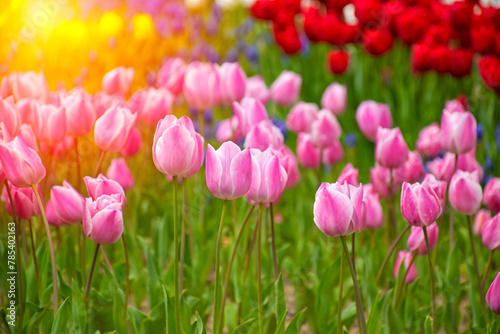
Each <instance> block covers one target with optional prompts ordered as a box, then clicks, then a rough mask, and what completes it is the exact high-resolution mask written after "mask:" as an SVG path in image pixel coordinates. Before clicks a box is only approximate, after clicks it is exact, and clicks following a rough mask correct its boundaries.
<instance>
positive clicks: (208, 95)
mask: <svg viewBox="0 0 500 334" xmlns="http://www.w3.org/2000/svg"><path fill="white" fill-rule="evenodd" d="M219 89H220V77H219V71H218V70H217V65H215V64H204V63H200V62H198V61H195V62H192V63H191V64H189V65H188V66H187V68H186V72H185V74H184V86H183V91H184V97H185V98H186V101H187V102H188V104H189V105H190V106H192V107H194V108H196V109H198V110H200V111H203V110H207V109H212V108H213V107H215V106H216V105H217V104H218V103H219V101H220V91H219Z"/></svg>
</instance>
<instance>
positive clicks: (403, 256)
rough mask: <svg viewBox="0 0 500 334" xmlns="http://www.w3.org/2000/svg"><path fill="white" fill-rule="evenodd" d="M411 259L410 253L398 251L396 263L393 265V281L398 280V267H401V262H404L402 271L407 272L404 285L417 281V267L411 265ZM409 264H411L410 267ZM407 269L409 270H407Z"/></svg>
mask: <svg viewBox="0 0 500 334" xmlns="http://www.w3.org/2000/svg"><path fill="white" fill-rule="evenodd" d="M412 259H413V256H412V255H411V253H410V252H407V251H403V250H402V251H399V253H398V257H397V259H396V263H395V264H394V271H393V274H394V278H395V279H398V274H399V267H401V264H402V263H403V261H404V268H405V270H404V271H406V270H408V274H406V279H405V283H406V284H410V283H411V282H413V281H415V280H416V279H417V276H418V273H417V267H415V264H414V263H411V262H412V261H411V260H412ZM410 263H411V267H410ZM408 267H409V268H410V269H408ZM404 271H403V272H404Z"/></svg>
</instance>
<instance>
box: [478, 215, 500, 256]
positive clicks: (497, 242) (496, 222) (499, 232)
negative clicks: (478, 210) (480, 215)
mask: <svg viewBox="0 0 500 334" xmlns="http://www.w3.org/2000/svg"><path fill="white" fill-rule="evenodd" d="M481 240H482V241H483V244H484V245H485V246H486V247H487V248H488V249H489V250H491V251H493V250H500V213H497V214H496V215H495V216H493V217H492V218H490V219H488V220H487V221H486V222H485V223H484V225H483V227H482V229H481Z"/></svg>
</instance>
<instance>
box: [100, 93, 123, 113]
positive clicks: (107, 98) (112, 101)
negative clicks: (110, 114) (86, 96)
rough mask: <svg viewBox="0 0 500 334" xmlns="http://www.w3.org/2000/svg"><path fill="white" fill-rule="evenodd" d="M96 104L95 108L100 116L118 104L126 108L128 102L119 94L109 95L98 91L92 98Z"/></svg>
mask: <svg viewBox="0 0 500 334" xmlns="http://www.w3.org/2000/svg"><path fill="white" fill-rule="evenodd" d="M92 103H93V104H94V109H95V112H96V117H97V118H99V117H101V116H102V115H104V113H105V112H106V111H108V110H109V109H110V108H111V107H113V106H115V105H117V106H119V107H122V108H125V107H127V104H126V103H125V101H124V100H123V98H122V97H121V96H119V95H108V94H106V93H105V92H97V93H96V94H95V95H94V96H93V99H92Z"/></svg>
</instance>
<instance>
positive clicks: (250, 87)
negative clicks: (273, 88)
mask: <svg viewBox="0 0 500 334" xmlns="http://www.w3.org/2000/svg"><path fill="white" fill-rule="evenodd" d="M245 96H248V97H253V98H254V99H256V100H259V101H260V102H261V103H262V104H266V103H267V101H269V99H270V98H271V93H270V92H269V90H268V89H267V86H266V83H265V82H264V79H262V77H261V76H260V75H256V76H253V77H251V78H248V79H247V82H246V89H245Z"/></svg>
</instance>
